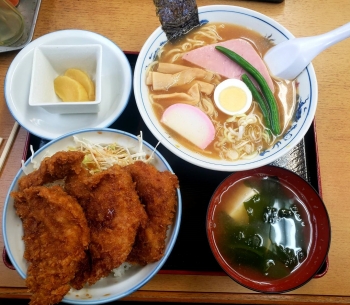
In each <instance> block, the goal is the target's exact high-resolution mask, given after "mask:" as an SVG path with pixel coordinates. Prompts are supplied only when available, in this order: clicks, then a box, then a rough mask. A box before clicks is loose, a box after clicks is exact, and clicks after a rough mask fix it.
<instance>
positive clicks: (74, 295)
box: [2, 128, 182, 305]
mask: <svg viewBox="0 0 350 305" xmlns="http://www.w3.org/2000/svg"><path fill="white" fill-rule="evenodd" d="M74 137H75V138H76V139H79V140H81V141H86V142H87V143H90V144H103V145H105V144H113V143H116V144H118V145H120V146H122V147H124V148H127V149H129V151H130V152H131V153H132V154H133V153H136V152H140V148H141V147H142V151H143V152H145V153H146V154H147V155H148V156H151V155H152V154H153V159H152V160H151V163H152V164H153V165H154V166H155V167H156V168H157V169H158V170H159V171H166V170H168V171H171V172H172V169H171V167H170V165H169V164H168V162H167V161H166V160H165V159H164V157H163V156H162V155H161V154H160V153H159V152H157V151H156V150H155V149H154V148H153V147H152V146H151V145H149V144H148V143H147V142H145V141H143V140H142V139H141V138H140V137H136V136H135V135H132V134H129V133H126V132H123V131H119V130H114V129H108V128H101V129H100V128H92V129H84V130H79V131H75V132H72V133H68V134H65V135H63V136H61V137H58V138H57V139H55V140H53V141H51V142H49V143H47V144H46V145H44V146H43V147H42V148H40V149H39V150H38V151H36V152H35V154H34V155H33V159H32V160H31V159H30V158H29V160H28V161H27V162H26V163H25V164H24V167H23V168H22V169H21V170H20V171H19V172H18V173H17V175H16V177H15V178H14V180H13V182H12V184H11V186H10V188H9V191H8V194H7V197H6V200H5V204H4V209H3V218H2V232H3V238H4V242H5V248H6V250H7V254H8V257H9V260H10V262H11V263H12V265H13V266H14V268H15V269H16V270H17V272H18V273H19V275H20V276H21V277H22V278H26V277H27V269H28V264H27V261H26V260H25V259H24V258H23V253H24V242H23V240H22V236H23V228H22V222H21V220H20V218H19V217H18V216H17V215H16V212H15V209H14V201H13V198H12V197H11V195H10V194H11V192H13V191H16V190H18V180H19V179H20V178H21V177H22V176H23V175H24V171H25V172H26V173H30V172H32V171H33V170H34V165H35V164H40V162H41V161H42V160H43V158H45V157H47V156H51V155H53V154H54V153H56V152H58V151H62V150H69V149H71V148H72V147H76V145H77V143H76V141H75V139H74ZM36 162H38V163H36ZM181 211H182V201H181V193H180V191H179V189H178V190H177V206H176V208H175V216H174V220H173V223H172V225H170V226H169V227H168V231H167V236H166V240H165V251H164V255H163V257H161V258H160V259H159V260H158V261H156V262H154V263H150V264H147V265H145V266H138V265H133V266H131V267H130V266H129V267H130V268H129V269H127V270H125V271H124V272H123V270H120V269H116V270H113V272H111V273H110V274H109V275H108V276H107V277H104V278H102V279H100V280H99V281H98V282H96V283H95V284H94V285H91V286H89V285H85V286H84V287H83V288H82V289H80V290H75V289H73V288H71V290H70V291H69V292H68V293H67V294H66V295H65V297H64V298H63V302H65V303H69V304H82V305H85V304H104V303H109V302H112V301H114V300H117V299H120V298H123V297H125V296H127V295H129V294H131V293H133V292H134V291H136V290H138V289H139V288H140V287H142V286H143V285H145V284H146V283H147V282H148V281H149V280H150V279H152V277H153V276H154V275H156V273H157V272H158V271H159V270H160V269H161V267H162V266H163V265H164V263H165V261H166V260H167V258H168V257H169V255H170V253H171V251H172V249H173V247H174V244H175V241H176V239H177V236H178V232H179V228H180V222H181ZM57 251H60V250H59V249H57Z"/></svg>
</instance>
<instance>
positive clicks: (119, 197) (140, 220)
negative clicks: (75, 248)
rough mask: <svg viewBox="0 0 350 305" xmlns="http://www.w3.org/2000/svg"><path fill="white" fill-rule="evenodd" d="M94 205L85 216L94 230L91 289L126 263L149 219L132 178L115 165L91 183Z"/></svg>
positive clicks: (93, 178)
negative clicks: (137, 237) (138, 235)
mask: <svg viewBox="0 0 350 305" xmlns="http://www.w3.org/2000/svg"><path fill="white" fill-rule="evenodd" d="M88 184H89V187H90V189H91V193H90V201H89V204H87V205H86V208H85V214H86V217H87V220H88V223H89V226H90V230H91V243H90V246H89V251H90V255H91V262H92V270H91V274H90V277H89V279H88V283H89V284H90V285H92V284H94V283H95V282H97V281H98V280H99V279H100V278H102V277H106V276H107V275H108V274H109V273H110V272H111V270H112V269H114V268H117V267H119V266H120V265H121V264H122V263H123V262H125V261H126V258H127V256H128V255H129V253H130V251H131V249H132V246H133V244H134V241H135V236H136V233H137V230H138V228H139V227H140V225H142V224H143V225H144V224H145V223H146V220H147V215H146V213H145V210H144V208H143V206H142V205H141V203H140V200H139V198H138V196H137V193H136V191H135V185H134V183H133V181H132V179H131V176H130V174H129V173H128V172H127V171H126V170H125V169H124V168H122V167H120V166H118V165H114V166H112V167H110V168H109V169H107V170H105V171H102V172H100V173H97V174H94V175H92V176H91V177H90V178H89V179H88Z"/></svg>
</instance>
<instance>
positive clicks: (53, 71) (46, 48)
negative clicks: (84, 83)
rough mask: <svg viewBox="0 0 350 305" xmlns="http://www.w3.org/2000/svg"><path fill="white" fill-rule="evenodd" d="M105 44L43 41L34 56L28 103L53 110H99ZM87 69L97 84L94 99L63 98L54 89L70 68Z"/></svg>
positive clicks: (65, 111) (60, 111)
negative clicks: (78, 100)
mask: <svg viewBox="0 0 350 305" xmlns="http://www.w3.org/2000/svg"><path fill="white" fill-rule="evenodd" d="M101 67H102V47H101V45H98V44H91V45H43V46H39V47H36V48H35V50H34V56H33V67H32V75H31V84H30V93H29V105H30V106H33V107H42V108H44V109H45V110H46V111H48V112H51V113H59V114H69V113H72V114H73V113H96V112H98V111H99V105H100V102H101ZM71 68H74V69H79V70H82V71H84V72H85V73H87V74H88V75H89V76H90V78H91V80H92V81H93V83H94V84H95V100H94V101H86V102H85V101H83V102H74V101H72V102H63V101H62V100H61V99H60V98H59V97H58V96H57V95H56V93H55V89H54V80H55V78H56V77H58V76H60V75H64V73H65V71H66V70H68V69H71Z"/></svg>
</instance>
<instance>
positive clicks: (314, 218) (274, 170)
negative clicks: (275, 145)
mask: <svg viewBox="0 0 350 305" xmlns="http://www.w3.org/2000/svg"><path fill="white" fill-rule="evenodd" d="M206 230H207V237H208V240H209V245H210V248H211V250H212V252H213V254H214V256H215V259H216V260H217V262H218V263H219V265H220V266H221V267H222V269H223V270H224V271H225V272H226V273H227V274H228V275H229V276H230V277H231V278H232V279H233V280H235V281H236V282H237V283H239V284H241V285H242V286H244V287H246V288H249V289H252V290H255V291H258V292H264V293H282V292H287V291H291V290H293V289H296V288H298V287H300V286H302V285H304V284H306V283H307V282H308V281H309V280H311V279H312V278H313V277H314V276H315V275H316V274H317V272H318V271H319V269H320V268H321V267H322V266H323V264H324V263H325V261H326V259H327V254H328V250H329V247H330V240H331V227H330V221H329V216H328V213H327V210H326V207H325V205H324V203H323V201H322V199H321V197H320V196H319V194H318V193H317V192H316V190H315V189H314V188H313V187H312V186H311V185H310V184H309V183H308V182H306V181H305V180H304V179H303V178H301V177H300V176H298V175H297V174H295V173H293V172H291V171H289V170H286V169H283V168H280V167H275V166H264V167H261V168H257V169H254V170H249V171H243V172H236V173H233V174H231V175H230V176H229V177H227V178H226V179H225V180H224V181H223V182H222V183H221V184H220V185H219V186H218V188H217V189H216V190H215V192H214V194H213V196H212V198H211V200H210V204H209V207H208V212H207V226H206Z"/></svg>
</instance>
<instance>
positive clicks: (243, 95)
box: [214, 79, 253, 115]
mask: <svg viewBox="0 0 350 305" xmlns="http://www.w3.org/2000/svg"><path fill="white" fill-rule="evenodd" d="M214 101H215V104H216V106H217V107H218V108H219V109H220V110H221V111H222V112H224V113H226V114H228V115H237V114H242V113H245V112H247V111H248V109H249V108H250V106H251V104H252V101H253V98H252V93H251V91H250V90H249V89H248V87H247V85H246V84H245V83H244V82H242V81H241V80H239V79H226V80H224V81H223V82H221V83H220V84H219V85H218V86H217V87H216V88H215V91H214Z"/></svg>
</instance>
